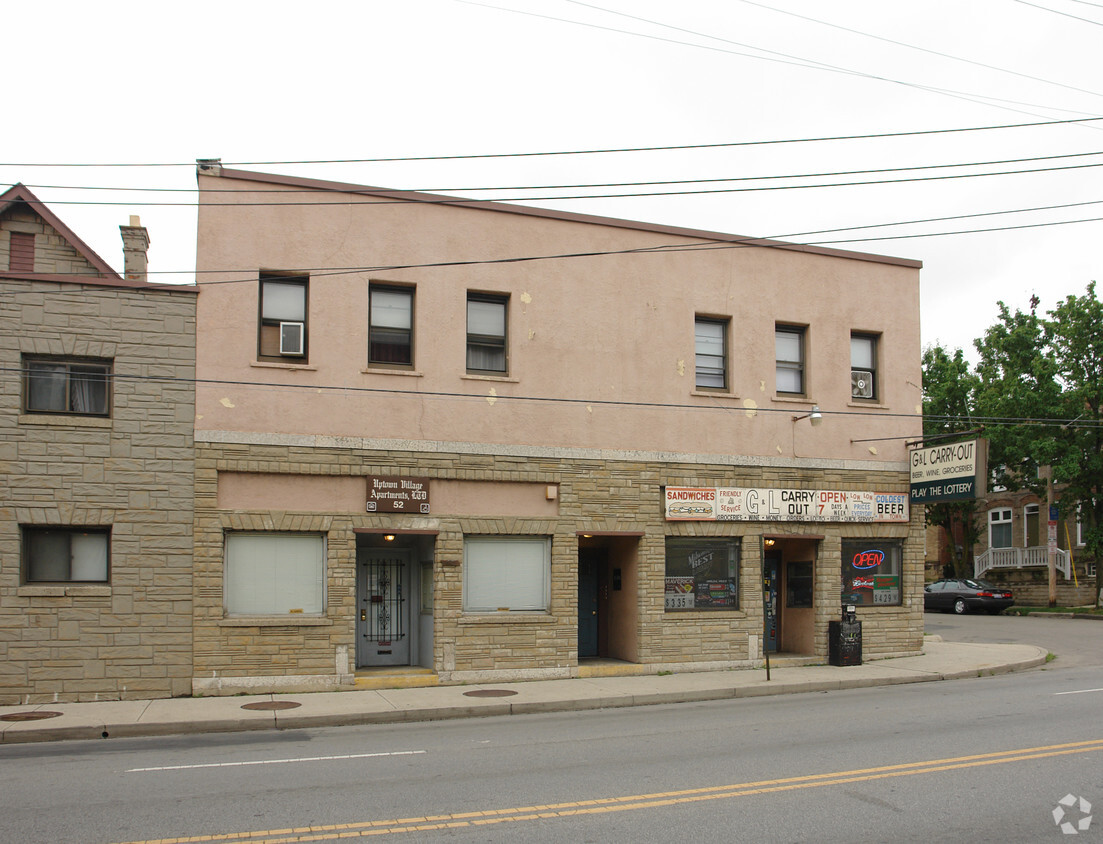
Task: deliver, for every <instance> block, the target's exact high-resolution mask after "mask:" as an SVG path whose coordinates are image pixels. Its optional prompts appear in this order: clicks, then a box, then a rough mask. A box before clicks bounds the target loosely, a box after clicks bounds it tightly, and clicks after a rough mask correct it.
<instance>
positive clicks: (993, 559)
mask: <svg viewBox="0 0 1103 844" xmlns="http://www.w3.org/2000/svg"><path fill="white" fill-rule="evenodd" d="M1048 565H1049V549H1047V548H1046V547H1045V546H1035V547H1033V548H989V549H987V550H986V551H984V552H983V553H981V554H980V555H978V556H977V558H976V559H975V560H974V561H973V576H974V577H980V576H981V575H982V574H984V573H985V572H986V571H988V570H989V569H1024V568H1035V567H1039V566H1040V567H1042V568H1045V567H1046V566H1048ZM1057 571H1059V572H1061V574H1063V575H1064V576H1065V580H1069V579H1070V578H1071V577H1072V562H1071V558H1070V557H1069V552H1068V551H1062V550H1061V549H1060V548H1058V549H1057Z"/></svg>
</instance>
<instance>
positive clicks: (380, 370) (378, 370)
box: [360, 366, 425, 378]
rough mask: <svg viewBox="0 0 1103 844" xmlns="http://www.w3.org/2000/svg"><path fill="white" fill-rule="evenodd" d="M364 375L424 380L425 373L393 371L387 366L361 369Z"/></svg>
mask: <svg viewBox="0 0 1103 844" xmlns="http://www.w3.org/2000/svg"><path fill="white" fill-rule="evenodd" d="M360 373H361V374H362V375H407V376H412V377H414V378H424V377H425V373H423V372H418V371H417V370H416V369H398V368H395V369H391V368H389V367H386V366H369V367H368V368H367V369H361V370H360Z"/></svg>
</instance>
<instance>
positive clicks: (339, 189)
mask: <svg viewBox="0 0 1103 844" xmlns="http://www.w3.org/2000/svg"><path fill="white" fill-rule="evenodd" d="M1096 155H1103V152H1075V153H1063V154H1059V155H1038V156H1029V157H1026V158H1004V159H994V160H991V161H970V162H964V163H954V164H915V165H911V166H907V167H880V168H870V169H865V170H834V171H827V172H822V173H788V174H775V175H767V176H726V177H711V178H707V179H662V180H653V181H645V182H591V183H582V184H570V185H497V186H493V187H474V186H470V187H469V186H465V187H431V188H428V187H426V188H372V189H367V188H365V189H363V190H359V191H358V190H356V189H351V188H349V187H344V186H339V185H322V186H318V187H309V188H293V187H288V188H263V189H256V190H249V191H247V192H248V193H250V194H256V193H261V194H276V195H285V194H296V193H351V194H357V193H376V192H378V191H381V190H386V191H395V192H407V191H412V192H416V193H463V192H473V191H501V190H525V191H527V190H578V189H582V188H618V187H651V186H658V185H697V184H718V183H721V182H758V181H775V180H780V179H821V178H827V177H831V176H861V175H869V174H878V173H908V172H913V171H920V170H945V169H953V168H959V167H990V166H993V165H997V164H1025V163H1029V162H1035V161H1057V160H1062V159H1070V158H1086V157H1090V156H1096ZM1013 172H1019V171H1013ZM1026 172H1030V171H1026ZM975 175H985V174H975ZM13 186H14V185H13ZM27 187H29V188H34V189H36V190H38V189H45V190H77V191H81V190H88V191H105V192H107V191H117V192H141V193H199V192H200V190H199V188H156V187H129V186H117V187H109V186H95V185H27ZM243 192H246V191H241V190H235V189H232V188H203V190H202V193H204V194H207V193H214V194H240V193H243ZM278 204H283V203H278Z"/></svg>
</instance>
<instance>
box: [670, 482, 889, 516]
mask: <svg viewBox="0 0 1103 844" xmlns="http://www.w3.org/2000/svg"><path fill="white" fill-rule="evenodd" d="M665 512H666V518H667V519H668V520H670V521H702V522H894V523H901V522H903V523H906V522H907V521H908V519H909V518H910V514H909V512H908V493H906V492H866V491H859V492H854V491H850V490H834V489H784V488H782V489H772V488H771V489H764V488H757V487H752V488H745V487H744V488H733V489H725V488H722V487H684V486H671V487H667V488H666V508H665Z"/></svg>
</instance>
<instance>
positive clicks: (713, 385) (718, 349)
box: [694, 317, 728, 390]
mask: <svg viewBox="0 0 1103 844" xmlns="http://www.w3.org/2000/svg"><path fill="white" fill-rule="evenodd" d="M694 350H695V353H696V356H695V361H696V373H697V374H696V377H697V382H696V383H697V389H698V390H726V389H727V388H728V321H727V320H723V319H710V318H707V317H697V319H696V321H695V323H694Z"/></svg>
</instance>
